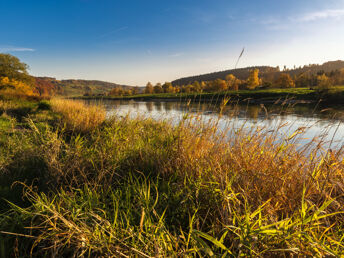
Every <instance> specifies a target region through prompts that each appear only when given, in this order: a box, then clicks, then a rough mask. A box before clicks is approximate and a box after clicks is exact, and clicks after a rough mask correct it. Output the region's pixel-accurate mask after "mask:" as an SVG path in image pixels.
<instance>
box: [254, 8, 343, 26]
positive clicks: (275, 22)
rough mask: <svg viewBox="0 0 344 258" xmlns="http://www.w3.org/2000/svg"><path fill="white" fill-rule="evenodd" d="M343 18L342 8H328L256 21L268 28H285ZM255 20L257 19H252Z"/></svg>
mask: <svg viewBox="0 0 344 258" xmlns="http://www.w3.org/2000/svg"><path fill="white" fill-rule="evenodd" d="M340 18H344V9H331V10H330V9H328V10H321V11H314V12H309V13H304V14H300V15H297V16H289V17H285V18H283V19H282V18H275V17H268V18H264V19H262V20H260V21H258V22H259V23H260V24H262V25H263V26H265V27H266V28H267V29H269V30H287V29H290V28H293V27H294V26H297V25H301V24H304V23H309V22H314V21H318V20H326V19H340ZM252 21H253V22H257V20H252Z"/></svg>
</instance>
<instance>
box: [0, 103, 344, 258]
mask: <svg viewBox="0 0 344 258" xmlns="http://www.w3.org/2000/svg"><path fill="white" fill-rule="evenodd" d="M225 104H226V103H222V107H224V105H225ZM0 114H1V116H0V135H1V137H0V145H1V148H0V193H1V196H2V198H1V200H0V250H1V255H2V256H4V257H9V256H17V257H24V256H25V257H27V256H33V257H42V256H54V255H55V256H87V257H94V256H108V257H127V256H138V257H152V256H154V257H159V256H160V257H167V256H190V257H194V256H223V257H232V256H235V257H237V256H261V257H263V256H280V257H285V256H294V255H296V256H334V257H339V256H341V255H343V254H344V238H343V234H344V222H343V221H344V214H343V212H344V210H343V207H344V197H343V196H344V187H343V183H344V173H343V171H344V162H343V150H342V149H338V150H326V149H323V148H322V143H321V141H320V142H319V141H317V140H316V139H313V141H312V142H313V144H310V145H307V146H304V147H303V148H301V149H300V148H296V146H297V143H298V139H300V138H302V137H303V134H304V131H303V129H302V128H300V129H299V130H297V131H295V132H290V135H288V136H286V138H285V139H283V141H281V139H280V138H278V137H279V136H278V134H277V131H278V128H277V129H276V130H275V131H274V132H271V131H269V129H270V128H266V129H264V128H255V127H252V128H251V129H249V130H247V129H243V128H241V129H240V128H239V129H234V128H228V131H226V132H223V133H222V134H218V133H216V128H217V123H218V120H216V119H215V120H213V121H211V122H209V123H207V124H204V123H201V122H195V121H197V117H188V116H185V118H184V119H183V120H182V121H181V122H180V123H179V124H178V125H176V126H171V125H170V124H169V123H168V122H167V121H154V120H151V119H142V118H139V117H138V118H136V119H130V118H129V117H122V118H120V117H112V118H108V119H106V118H105V111H104V109H103V108H102V107H100V106H92V105H91V106H90V105H85V104H83V103H82V102H78V101H73V100H65V99H52V100H51V101H40V102H32V101H23V100H2V101H0ZM189 116H190V115H189ZM193 118H196V119H193ZM199 121H200V120H199ZM281 126H283V125H281ZM224 135H226V137H225V136H224ZM228 135H229V136H228Z"/></svg>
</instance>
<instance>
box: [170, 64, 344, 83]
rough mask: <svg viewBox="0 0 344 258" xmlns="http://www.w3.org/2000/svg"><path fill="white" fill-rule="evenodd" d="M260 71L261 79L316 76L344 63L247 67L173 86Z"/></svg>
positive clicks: (194, 77) (341, 66)
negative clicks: (281, 68)
mask: <svg viewBox="0 0 344 258" xmlns="http://www.w3.org/2000/svg"><path fill="white" fill-rule="evenodd" d="M255 68H257V69H259V74H260V77H263V78H264V77H267V76H277V75H278V74H279V73H282V72H283V73H289V74H290V75H292V76H294V75H298V74H300V73H310V74H316V73H318V72H320V71H323V72H326V73H328V72H331V71H335V70H340V69H343V68H344V61H341V60H338V61H330V62H326V63H324V64H321V65H319V64H310V65H305V66H303V67H298V68H295V69H285V70H283V71H281V70H280V69H279V67H271V66H253V67H245V68H238V69H231V70H225V71H220V72H213V73H207V74H201V75H196V76H189V77H184V78H180V79H177V80H174V81H172V84H173V85H186V84H190V83H193V82H194V81H211V80H215V79H225V77H226V75H228V74H233V75H234V76H235V77H237V78H239V79H241V80H243V79H247V77H248V75H249V71H250V70H252V69H255Z"/></svg>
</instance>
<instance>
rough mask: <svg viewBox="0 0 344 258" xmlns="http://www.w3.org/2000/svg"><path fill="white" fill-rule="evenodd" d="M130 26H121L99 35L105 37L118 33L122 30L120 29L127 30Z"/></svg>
mask: <svg viewBox="0 0 344 258" xmlns="http://www.w3.org/2000/svg"><path fill="white" fill-rule="evenodd" d="M128 28H129V27H128V26H123V27H119V28H116V29H114V30H112V31H109V32H106V33H104V34H102V35H100V36H99V37H100V38H104V37H107V36H111V35H113V34H116V33H118V32H120V31H124V30H127V29H128Z"/></svg>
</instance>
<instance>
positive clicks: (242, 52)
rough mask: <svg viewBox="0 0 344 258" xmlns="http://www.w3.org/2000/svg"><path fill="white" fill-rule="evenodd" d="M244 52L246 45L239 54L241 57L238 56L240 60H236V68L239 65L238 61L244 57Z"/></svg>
mask: <svg viewBox="0 0 344 258" xmlns="http://www.w3.org/2000/svg"><path fill="white" fill-rule="evenodd" d="M244 52H245V47H244V48H243V49H242V51H241V53H240V55H239V58H238V60H237V62H236V64H235V67H234V69H236V68H237V65H238V63H239V60H240V58H241V57H242V55H243V54H244Z"/></svg>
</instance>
